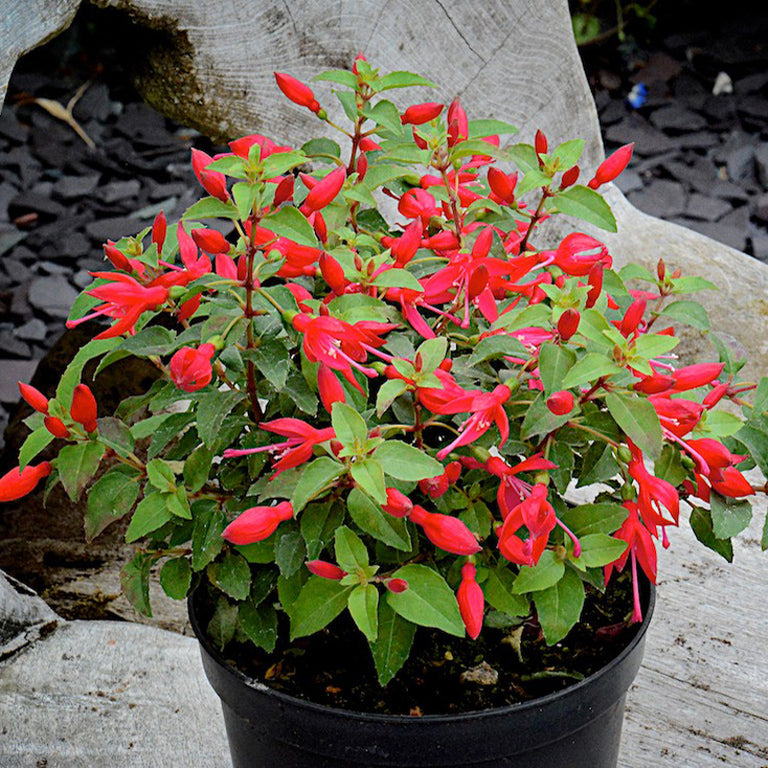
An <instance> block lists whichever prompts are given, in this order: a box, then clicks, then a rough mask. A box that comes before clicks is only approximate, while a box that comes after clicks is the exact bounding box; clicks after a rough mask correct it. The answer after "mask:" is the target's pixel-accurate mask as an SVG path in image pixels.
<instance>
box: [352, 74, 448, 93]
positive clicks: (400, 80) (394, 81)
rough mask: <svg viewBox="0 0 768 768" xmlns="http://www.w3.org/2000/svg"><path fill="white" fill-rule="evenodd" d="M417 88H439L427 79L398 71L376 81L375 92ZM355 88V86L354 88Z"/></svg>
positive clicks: (374, 84)
mask: <svg viewBox="0 0 768 768" xmlns="http://www.w3.org/2000/svg"><path fill="white" fill-rule="evenodd" d="M415 86H425V87H427V88H437V86H436V85H435V84H434V83H433V82H432V81H431V80H427V78H426V77H422V76H421V75H417V74H415V73H413V72H405V71H400V70H396V71H395V72H390V73H389V74H386V75H384V77H381V78H379V80H378V82H377V81H374V83H373V86H372V87H373V90H374V91H376V92H380V91H388V90H389V89H390V88H413V87H415ZM353 87H354V86H353Z"/></svg>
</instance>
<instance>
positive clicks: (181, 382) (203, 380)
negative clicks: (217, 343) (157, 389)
mask: <svg viewBox="0 0 768 768" xmlns="http://www.w3.org/2000/svg"><path fill="white" fill-rule="evenodd" d="M215 352H216V349H215V347H214V346H213V344H201V345H200V346H199V347H198V348H197V349H194V348H193V347H182V348H181V349H180V350H178V352H175V353H174V355H173V357H172V358H171V362H170V364H169V365H168V369H169V371H170V374H171V379H173V382H174V384H176V386H177V387H179V389H183V390H184V391H185V392H196V391H197V390H198V389H202V388H203V387H206V386H208V384H210V382H211V379H212V378H213V370H212V368H211V358H212V357H213V355H214V353H215Z"/></svg>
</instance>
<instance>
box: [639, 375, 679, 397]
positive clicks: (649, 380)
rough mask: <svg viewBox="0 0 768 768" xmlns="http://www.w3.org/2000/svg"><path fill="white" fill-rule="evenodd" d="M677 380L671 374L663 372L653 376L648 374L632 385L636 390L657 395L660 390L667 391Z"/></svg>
mask: <svg viewBox="0 0 768 768" xmlns="http://www.w3.org/2000/svg"><path fill="white" fill-rule="evenodd" d="M674 383H675V380H674V379H673V378H672V377H671V376H666V375H664V374H663V373H656V374H654V375H653V376H646V377H645V378H643V379H641V380H640V381H637V382H635V383H634V384H633V385H632V389H634V390H635V391H636V392H642V393H643V394H646V395H657V394H658V393H659V392H666V391H667V390H668V389H671V388H672V385H673V384H674Z"/></svg>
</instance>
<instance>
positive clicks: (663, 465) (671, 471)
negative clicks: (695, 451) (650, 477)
mask: <svg viewBox="0 0 768 768" xmlns="http://www.w3.org/2000/svg"><path fill="white" fill-rule="evenodd" d="M653 474H654V475H656V477H659V478H661V479H662V480H666V481H667V482H668V483H671V484H672V485H674V486H675V487H677V486H678V485H680V484H681V483H682V482H683V480H685V478H686V477H687V476H688V473H687V472H686V471H685V467H684V466H683V463H682V457H681V456H680V451H679V450H678V449H677V448H676V447H673V446H671V445H670V444H669V443H665V444H664V447H663V448H662V449H661V457H660V458H659V460H658V461H657V462H656V463H655V465H654V468H653Z"/></svg>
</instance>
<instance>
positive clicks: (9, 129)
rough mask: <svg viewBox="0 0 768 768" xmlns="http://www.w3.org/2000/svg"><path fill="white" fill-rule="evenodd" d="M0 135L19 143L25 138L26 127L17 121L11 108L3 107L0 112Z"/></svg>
mask: <svg viewBox="0 0 768 768" xmlns="http://www.w3.org/2000/svg"><path fill="white" fill-rule="evenodd" d="M0 136H3V137H5V138H6V139H10V140H11V141H16V142H19V143H24V142H25V141H26V140H27V128H26V127H25V126H23V125H22V124H21V123H20V122H19V119H18V118H17V117H16V113H15V112H14V111H13V110H12V109H4V110H3V111H2V113H0Z"/></svg>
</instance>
